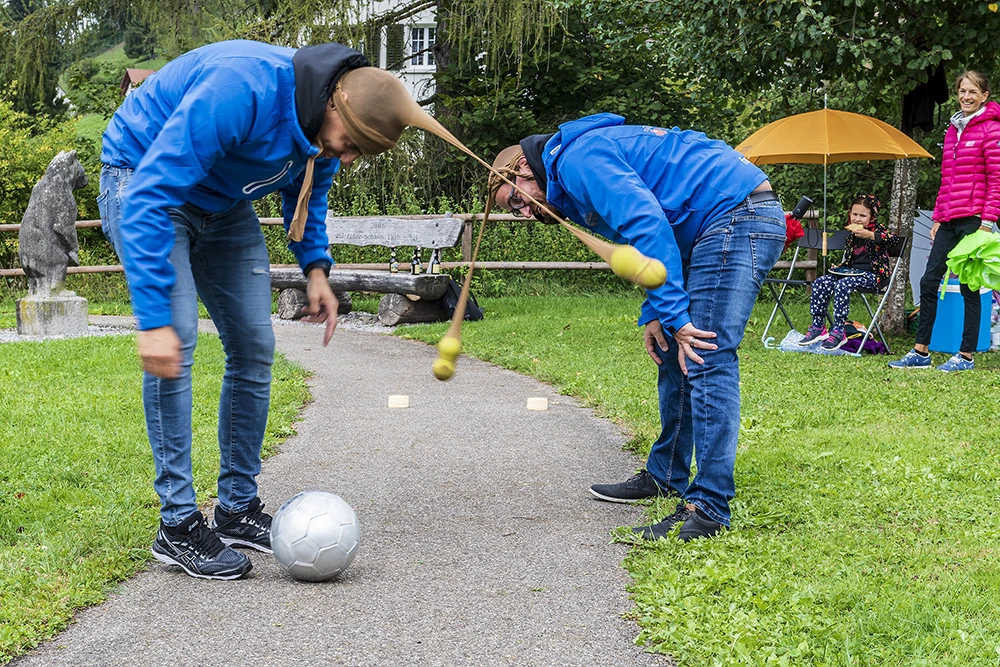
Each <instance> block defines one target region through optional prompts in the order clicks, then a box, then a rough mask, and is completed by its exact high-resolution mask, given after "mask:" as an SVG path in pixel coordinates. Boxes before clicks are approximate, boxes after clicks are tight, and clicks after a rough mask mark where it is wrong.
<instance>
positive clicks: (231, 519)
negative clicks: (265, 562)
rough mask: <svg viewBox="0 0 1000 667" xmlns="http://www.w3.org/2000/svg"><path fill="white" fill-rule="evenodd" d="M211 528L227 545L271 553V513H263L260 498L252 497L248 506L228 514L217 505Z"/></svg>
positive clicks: (262, 504)
mask: <svg viewBox="0 0 1000 667" xmlns="http://www.w3.org/2000/svg"><path fill="white" fill-rule="evenodd" d="M212 530H214V531H215V534H216V535H218V536H219V539H221V540H222V541H223V542H225V543H226V544H228V545H229V546H233V547H249V548H250V549H256V550H257V551H263V552H264V553H266V554H269V553H271V515H270V514H265V513H264V503H262V502H260V498H254V499H253V500H251V501H250V506H249V507H247V508H246V509H245V510H243V511H242V512H237V513H236V514H229V513H228V512H226V511H225V510H223V509H222V508H221V507H218V506H217V507H216V508H215V518H214V519H212Z"/></svg>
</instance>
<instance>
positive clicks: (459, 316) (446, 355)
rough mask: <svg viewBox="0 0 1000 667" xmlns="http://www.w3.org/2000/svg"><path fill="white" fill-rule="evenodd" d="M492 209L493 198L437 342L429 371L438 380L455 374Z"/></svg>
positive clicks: (488, 204)
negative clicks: (477, 259) (444, 331)
mask: <svg viewBox="0 0 1000 667" xmlns="http://www.w3.org/2000/svg"><path fill="white" fill-rule="evenodd" d="M492 208H493V197H490V199H489V201H487V202H486V214H485V215H484V216H483V221H482V223H480V225H479V235H478V236H477V237H476V247H475V249H473V251H472V261H471V262H469V272H468V273H467V274H465V281H463V283H462V293H461V294H460V295H459V297H458V305H456V306H455V312H454V313H453V314H452V316H451V325H450V326H449V327H448V331H447V333H445V335H444V337H442V338H441V340H440V341H438V346H437V347H438V358H437V359H435V360H434V364H433V365H432V366H431V371H432V372H433V373H434V377H436V378H437V379H438V380H450V379H451V376H452V375H454V374H455V361H456V359H458V355H459V354H461V352H462V321H463V320H464V319H465V308H466V304H468V303H469V287H470V286H471V285H472V272H473V271H474V270H475V268H476V258H477V257H478V256H479V244H481V243H482V242H483V230H485V229H486V220H487V219H488V218H489V217H490V209H492Z"/></svg>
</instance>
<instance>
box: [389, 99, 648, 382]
mask: <svg viewBox="0 0 1000 667" xmlns="http://www.w3.org/2000/svg"><path fill="white" fill-rule="evenodd" d="M407 124H408V125H412V126H413V127H419V128H422V129H424V130H427V131H429V132H432V133H434V134H436V135H437V136H439V137H441V138H442V139H444V140H445V141H447V142H448V143H450V144H452V145H453V146H455V147H456V148H458V149H459V150H461V151H462V152H464V153H466V154H467V155H469V156H470V157H471V158H472V159H474V160H476V161H477V162H479V163H480V164H481V165H483V166H484V167H486V168H487V169H489V170H490V171H491V172H492V173H494V174H496V175H497V176H499V177H500V179H501V180H502V181H503V182H504V183H507V184H508V185H510V186H511V187H512V188H515V189H516V190H517V191H518V192H520V193H521V194H522V195H524V197H525V198H526V199H527V200H528V201H530V202H531V203H532V204H534V205H535V206H537V207H538V208H539V209H540V210H541V211H542V212H543V213H545V214H546V215H548V216H549V217H551V218H552V219H553V220H555V221H557V222H558V223H559V224H560V225H562V226H563V227H564V228H565V229H567V230H569V232H570V233H571V234H573V235H574V236H576V237H577V238H578V239H580V241H582V242H583V243H584V245H586V246H587V247H588V248H590V249H591V250H593V251H594V252H595V253H597V255H598V256H599V257H601V259H603V260H604V261H606V262H607V263H608V265H610V266H611V270H612V271H614V273H615V274H616V275H618V276H620V277H622V278H625V279H626V280H630V281H632V282H634V283H636V284H637V285H639V286H640V287H643V288H645V289H655V288H657V287H659V286H661V285H662V284H663V283H664V282H666V280H667V269H666V267H665V266H663V262H661V261H660V260H658V259H653V258H650V257H646V256H645V255H643V254H642V253H641V252H639V250H637V249H636V248H634V247H632V246H629V245H617V244H613V243H608V242H607V241H603V240H601V239H599V238H597V237H595V236H593V235H592V234H588V233H587V232H585V231H583V230H582V229H578V228H576V227H574V226H573V225H571V224H569V223H568V222H566V221H565V220H563V219H562V218H561V217H560V216H558V215H556V214H555V213H553V212H552V210H551V209H549V208H548V207H547V206H545V205H544V204H541V203H540V202H538V201H537V200H536V199H535V198H534V197H532V196H531V195H529V194H528V193H527V192H525V191H524V190H522V189H521V188H519V187H518V186H517V185H516V184H515V183H514V182H513V181H511V180H510V179H508V178H507V177H506V176H504V175H503V174H502V173H500V172H499V171H498V170H496V169H495V168H494V167H493V165H491V164H489V163H488V162H486V161H485V160H483V159H482V158H480V157H479V156H478V155H476V154H475V153H473V152H472V151H471V150H469V149H468V148H467V147H466V146H465V144H463V143H462V142H461V141H459V140H458V139H457V138H456V137H455V136H454V135H452V133H451V132H449V131H448V130H447V129H446V128H445V127H444V126H443V125H441V123H439V122H438V121H437V120H435V119H434V118H432V117H431V116H429V115H428V114H427V113H426V112H424V111H423V109H420V108H419V107H416V105H414V109H413V110H412V111H411V114H410V119H409V122H408V123H407ZM493 204H494V200H493V195H492V194H491V195H490V197H489V199H488V200H487V203H486V212H485V214H484V215H483V220H482V224H481V225H480V226H479V236H478V238H477V239H476V247H475V249H474V250H473V253H472V258H471V260H470V262H469V272H468V274H466V276H465V282H464V283H463V285H462V293H461V295H460V296H459V298H458V305H457V306H456V308H455V313H454V315H453V316H452V318H451V325H450V326H449V327H448V332H447V333H446V334H445V335H444V337H443V338H442V339H441V340H440V341H439V342H438V358H437V359H436V360H435V361H434V364H433V366H432V371H433V372H434V377H436V378H437V379H439V380H450V379H451V377H452V376H453V375H454V374H455V362H456V360H457V359H458V355H459V354H460V353H461V351H462V321H463V320H464V319H465V309H466V304H467V303H468V300H469V286H470V285H471V283H472V273H473V271H474V270H475V267H476V258H477V257H478V256H479V246H480V244H481V243H482V240H483V231H484V230H485V229H486V221H487V220H488V219H489V216H490V211H491V210H492V208H493Z"/></svg>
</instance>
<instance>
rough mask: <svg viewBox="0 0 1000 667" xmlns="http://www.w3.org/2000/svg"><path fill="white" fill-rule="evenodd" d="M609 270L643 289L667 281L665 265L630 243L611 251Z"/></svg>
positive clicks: (652, 287) (657, 285) (651, 287)
mask: <svg viewBox="0 0 1000 667" xmlns="http://www.w3.org/2000/svg"><path fill="white" fill-rule="evenodd" d="M609 264H610V265H611V270H612V271H614V272H615V275H617V276H620V277H622V278H624V279H626V280H631V281H632V282H634V283H635V284H636V285H639V286H640V287H642V288H644V289H656V288H657V287H659V286H660V285H662V284H663V283H665V282H666V281H667V267H665V266H663V262H661V261H660V260H658V259H652V258H650V257H646V256H645V255H643V254H642V253H641V252H639V251H638V250H636V249H635V248H633V247H632V246H630V245H620V246H618V247H617V248H615V249H614V251H613V252H612V253H611V261H610V262H609Z"/></svg>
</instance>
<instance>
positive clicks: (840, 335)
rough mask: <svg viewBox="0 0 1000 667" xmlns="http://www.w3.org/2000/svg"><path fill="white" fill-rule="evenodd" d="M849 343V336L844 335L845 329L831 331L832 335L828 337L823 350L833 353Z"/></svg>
mask: <svg viewBox="0 0 1000 667" xmlns="http://www.w3.org/2000/svg"><path fill="white" fill-rule="evenodd" d="M846 342H847V336H846V335H844V328H843V327H837V328H835V329H831V330H830V335H829V336H827V337H826V340H825V341H823V349H824V350H826V351H827V352H832V351H833V350H839V349H840V348H842V347H843V346H844V343H846Z"/></svg>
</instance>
